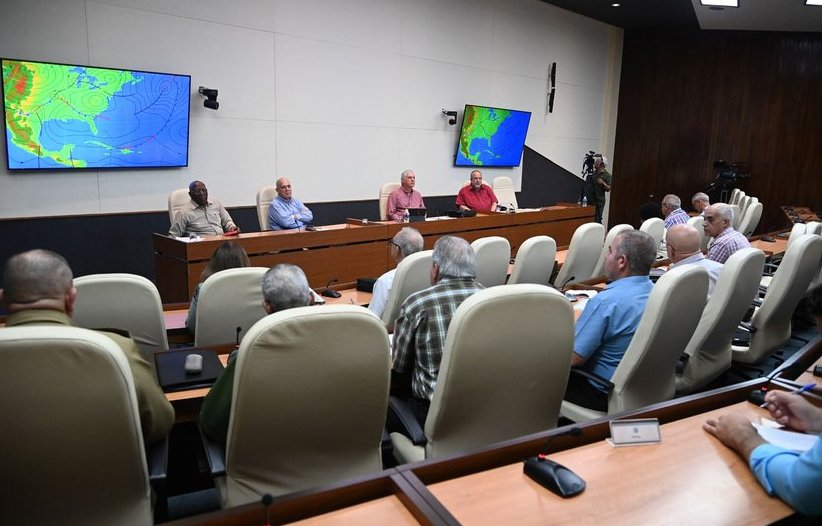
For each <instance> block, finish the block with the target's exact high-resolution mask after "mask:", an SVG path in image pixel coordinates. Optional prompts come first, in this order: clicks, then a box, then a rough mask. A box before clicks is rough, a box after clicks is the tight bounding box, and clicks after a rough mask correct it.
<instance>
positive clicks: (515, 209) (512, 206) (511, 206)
mask: <svg viewBox="0 0 822 526" xmlns="http://www.w3.org/2000/svg"><path fill="white" fill-rule="evenodd" d="M508 211H509V212H510V213H512V214H513V213H514V212H516V211H517V207H515V206H514V203H508Z"/></svg>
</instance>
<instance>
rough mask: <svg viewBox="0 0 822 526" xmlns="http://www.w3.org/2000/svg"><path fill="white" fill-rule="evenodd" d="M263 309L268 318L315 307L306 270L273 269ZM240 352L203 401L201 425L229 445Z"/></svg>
mask: <svg viewBox="0 0 822 526" xmlns="http://www.w3.org/2000/svg"><path fill="white" fill-rule="evenodd" d="M262 289H263V308H264V309H265V311H266V312H267V313H268V314H273V313H275V312H280V311H281V310H286V309H292V308H294V307H305V306H307V305H311V304H312V303H313V296H312V294H311V289H310V288H308V280H307V279H306V277H305V274H304V273H303V271H302V269H300V267H297V266H295V265H289V264H287V263H283V264H280V265H275V266H273V267H271V268H270V269H269V270H268V272H266V273H265V276H263V283H262ZM236 361H237V351H236V350H235V351H233V352H232V353H231V354H230V355H229V357H228V364H227V365H226V368H225V369H224V370H223V372H222V373H221V374H220V376H219V378H217V381H216V382H215V383H214V385H213V386H212V387H211V390H210V391H209V392H208V395H206V397H205V399H204V400H203V406H202V409H201V410H200V417H199V418H198V420H197V423H198V424H199V426H200V429H201V430H202V432H203V434H205V436H207V437H208V438H210V439H211V440H214V441H215V442H219V443H220V444H225V443H226V440H227V438H228V419H229V417H230V416H231V397H232V391H233V390H234V368H235V365H236Z"/></svg>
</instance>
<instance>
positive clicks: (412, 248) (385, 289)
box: [368, 226, 423, 316]
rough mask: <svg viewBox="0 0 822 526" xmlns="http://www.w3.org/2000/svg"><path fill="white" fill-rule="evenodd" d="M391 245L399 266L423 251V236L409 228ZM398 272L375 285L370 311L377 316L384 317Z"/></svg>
mask: <svg viewBox="0 0 822 526" xmlns="http://www.w3.org/2000/svg"><path fill="white" fill-rule="evenodd" d="M389 243H390V244H391V254H392V255H393V256H394V260H395V261H396V262H397V264H398V265H399V264H400V261H402V260H403V259H405V257H406V256H410V255H411V254H413V253H415V252H419V251H421V250H422V245H423V241H422V234H420V233H419V231H418V230H417V229H416V228H411V227H410V226H407V227H405V228H403V229H402V230H400V231H399V232H397V234H396V235H395V236H394V238H393V239H392V240H391V241H389ZM396 272H397V269H396V268H393V269H391V270H389V271H388V272H386V273H385V274H383V275H382V276H380V277H379V279H377V281H376V282H375V283H374V295H373V296H372V297H371V302H370V303H369V304H368V309H369V310H371V311H372V312H374V313H375V314H376V315H377V316H382V313H383V311H384V310H385V305H386V303H387V302H388V296H389V295H390V294H391V286H392V285H393V284H394V274H396Z"/></svg>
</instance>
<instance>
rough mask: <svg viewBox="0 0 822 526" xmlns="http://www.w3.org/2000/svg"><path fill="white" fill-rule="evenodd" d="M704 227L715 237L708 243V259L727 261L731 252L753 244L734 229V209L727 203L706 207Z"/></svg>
mask: <svg viewBox="0 0 822 526" xmlns="http://www.w3.org/2000/svg"><path fill="white" fill-rule="evenodd" d="M704 217H705V219H704V220H703V221H702V228H703V229H704V230H705V235H706V236H710V237H712V238H714V239H713V241H711V244H710V245H708V259H710V260H713V261H717V262H719V263H725V262H726V261H727V260H728V258H729V257H731V254H733V253H734V252H736V251H737V250H741V249H743V248H749V247H750V246H751V244H750V243H748V239H747V238H746V237H745V236H743V235H742V234H740V233H739V232H737V231H736V230H734V227H733V226H732V225H733V222H734V211H733V210H732V209H731V207H730V206H728V205H726V204H725V203H716V204H713V205H711V206H709V207H708V208H706V209H705V212H704Z"/></svg>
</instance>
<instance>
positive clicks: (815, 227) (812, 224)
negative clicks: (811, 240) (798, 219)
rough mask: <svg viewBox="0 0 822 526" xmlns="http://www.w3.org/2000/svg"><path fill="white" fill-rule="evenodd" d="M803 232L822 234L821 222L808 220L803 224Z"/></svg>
mask: <svg viewBox="0 0 822 526" xmlns="http://www.w3.org/2000/svg"><path fill="white" fill-rule="evenodd" d="M805 233H806V234H814V235H817V236H818V235H822V223H820V222H819V221H808V222H807V223H806V224H805Z"/></svg>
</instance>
